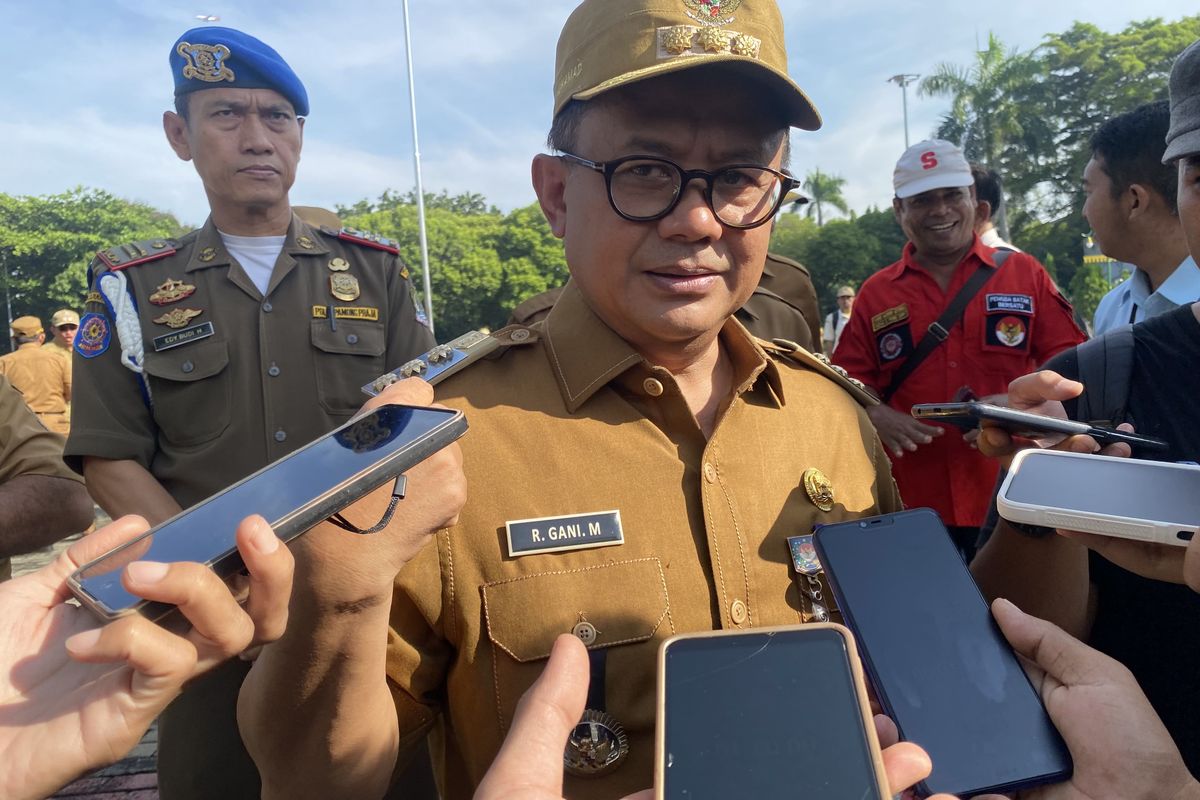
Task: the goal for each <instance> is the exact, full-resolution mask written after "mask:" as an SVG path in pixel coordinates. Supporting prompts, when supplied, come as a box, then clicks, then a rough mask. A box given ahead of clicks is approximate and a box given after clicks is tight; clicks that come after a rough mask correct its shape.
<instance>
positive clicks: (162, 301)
mask: <svg viewBox="0 0 1200 800" xmlns="http://www.w3.org/2000/svg"><path fill="white" fill-rule="evenodd" d="M195 291H196V287H195V286H192V285H191V284H188V283H184V282H183V281H177V280H175V279H174V278H167V280H166V282H164V283H163V284H161V285H159V286H157V287H155V289H154V293H153V294H151V295H150V302H151V303H154V305H156V306H169V305H171V303H178V302H179V301H180V300H183V299H184V298H185V297H191V296H192V294H193V293H194V292H195Z"/></svg>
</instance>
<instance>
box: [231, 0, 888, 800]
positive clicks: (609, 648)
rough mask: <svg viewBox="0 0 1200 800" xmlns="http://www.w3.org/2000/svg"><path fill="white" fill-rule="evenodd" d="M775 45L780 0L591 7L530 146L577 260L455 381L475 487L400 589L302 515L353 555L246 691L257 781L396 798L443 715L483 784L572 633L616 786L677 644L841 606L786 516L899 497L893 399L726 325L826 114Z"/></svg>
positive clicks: (314, 567) (446, 393)
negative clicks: (545, 302) (407, 754)
mask: <svg viewBox="0 0 1200 800" xmlns="http://www.w3.org/2000/svg"><path fill="white" fill-rule="evenodd" d="M735 5H736V8H734V6H735ZM710 12H711V13H710ZM782 42H783V31H782V20H781V17H780V13H779V10H778V8H777V7H776V5H775V4H774V3H773V2H770V0H743V2H741V3H738V4H733V3H716V2H710V3H704V4H702V3H700V2H696V0H665V1H664V0H656V2H648V0H587V1H586V2H584V3H583V4H582V5H581V6H580V7H579V8H578V9H577V10H576V11H575V12H574V14H572V16H571V18H570V20H569V21H568V22H567V25H566V27H565V28H564V30H563V33H562V35H561V38H560V40H559V47H558V75H557V80H556V81H555V86H556V87H557V88H556V92H555V113H556V118H555V122H554V125H553V128H552V132H551V136H550V143H551V146H552V147H553V149H554V150H556V151H557V152H558V153H559V154H558V155H539V156H537V157H536V158H535V159H534V164H533V178H534V186H535V189H536V190H537V193H538V197H539V200H540V202H541V205H542V208H543V210H544V212H545V213H546V215H547V218H548V220H549V222H550V227H551V229H552V230H553V231H554V233H555V234H556V235H558V236H560V237H563V239H564V243H565V247H566V254H567V262H568V265H569V267H570V270H571V275H572V280H571V282H570V283H569V284H568V286H567V288H566V289H565V290H564V292H563V294H562V296H561V297H560V298H559V300H558V302H557V303H556V304H555V305H554V307H553V309H552V310H551V311H550V313H549V315H548V316H547V317H546V319H545V321H544V322H542V323H535V324H534V325H532V326H522V325H515V326H510V327H508V328H505V329H502V330H501V331H498V332H497V334H496V337H497V338H498V339H499V340H500V342H501V344H502V347H501V348H500V350H499V351H498V353H497V354H496V355H495V356H494V357H493V358H491V359H488V360H484V361H481V362H479V363H477V364H475V365H473V366H470V367H468V368H467V369H465V370H463V371H461V372H459V373H458V374H456V375H454V376H453V377H452V378H450V379H449V380H447V381H446V382H445V383H442V384H440V385H439V386H438V399H439V400H440V401H441V402H443V403H445V404H447V405H449V406H452V407H455V408H461V409H463V410H464V411H465V412H466V413H467V416H468V418H469V420H470V424H471V431H470V433H469V434H468V435H467V436H466V437H464V439H463V440H462V450H463V456H464V468H465V471H466V475H467V485H468V499H467V503H466V506H465V507H464V509H463V511H462V513H461V515H460V517H459V519H458V522H457V523H456V524H453V525H452V526H451V527H448V528H446V529H445V530H442V531H440V532H439V533H438V534H437V536H436V537H435V544H434V546H428V547H426V548H425V549H424V550H422V551H421V552H420V553H419V554H417V555H416V556H415V558H414V559H413V560H412V562H410V563H409V564H408V565H407V566H405V567H404V569H403V570H402V571H401V572H400V574H399V576H398V578H397V579H396V580H395V582H394V583H393V582H392V581H391V580H388V579H387V577H383V578H380V577H379V575H378V572H379V571H378V570H377V569H373V565H374V563H375V562H376V561H378V560H379V558H380V557H381V555H380V554H381V552H382V551H385V550H386V548H387V546H388V542H387V539H386V538H383V537H381V538H379V539H376V540H373V541H371V542H358V543H354V546H353V547H351V546H342V547H340V548H338V543H337V542H334V541H331V540H327V539H326V534H327V533H328V532H327V531H325V530H315V531H313V532H312V533H310V534H309V535H308V536H307V537H306V544H305V546H306V547H309V548H313V549H318V548H319V549H321V550H324V549H330V550H335V549H336V550H337V552H339V553H340V554H341V555H342V558H340V559H339V560H338V562H337V563H336V564H335V563H333V562H331V561H316V560H314V561H313V562H311V563H307V564H304V565H302V566H301V567H299V568H298V575H300V577H298V579H297V584H296V593H295V594H294V595H293V606H292V617H291V624H290V626H289V630H288V633H287V634H286V635H285V636H284V637H283V638H282V639H281V640H280V641H279V642H277V643H275V644H273V645H271V646H270V647H268V648H266V649H265V650H264V651H263V653H262V655H261V656H260V657H259V659H258V660H257V662H256V663H255V666H254V668H253V670H252V671H251V675H250V678H249V679H248V681H247V684H246V689H245V690H244V691H243V693H242V696H241V698H240V702H239V711H240V721H241V725H242V734H243V738H244V739H245V740H246V743H247V747H248V749H249V750H250V751H251V753H252V754H253V755H254V756H255V760H256V763H257V764H258V766H259V769H260V772H261V774H262V776H263V784H264V796H265V797H292V796H300V795H301V794H304V795H306V796H322V797H334V796H341V797H377V796H379V795H380V794H382V792H383V791H384V788H385V787H386V786H387V785H388V782H389V780H390V778H391V775H392V772H393V769H394V767H395V764H396V760H397V754H398V753H400V754H401V755H400V758H403V755H402V754H403V752H404V750H405V749H406V748H407V747H408V746H409V745H411V744H412V743H413V742H415V741H417V740H419V739H420V738H421V737H423V736H425V734H426V732H428V731H431V730H432V731H433V734H434V735H433V737H432V743H433V750H434V752H435V761H436V762H438V768H439V773H440V774H439V777H440V782H441V788H442V792H443V797H445V798H448V799H449V800H458V798H466V797H469V796H470V795H471V793H472V791H473V790H474V788H475V787H476V786H477V784H478V783H479V781H480V779H481V778H482V776H483V774H484V771H485V770H486V769H487V766H488V764H490V763H491V761H492V759H493V758H494V757H495V755H496V752H497V750H498V748H499V746H500V743H501V741H502V739H503V737H504V733H505V731H506V730H507V728H508V726H509V725H510V724H511V722H512V719H513V713H514V709H515V706H516V703H517V700H518V698H519V697H520V696H521V693H522V692H523V691H524V690H525V689H526V688H528V687H529V686H530V684H531V683H532V682H533V680H534V679H535V678H536V677H537V675H538V674H539V673H540V671H541V670H542V668H543V666H544V664H545V659H546V657H547V656H548V654H549V652H550V650H551V646H552V643H553V642H554V639H555V637H556V636H557V635H559V634H561V633H574V634H575V635H576V636H578V637H579V638H580V639H581V640H582V641H584V642H585V643H587V645H588V646H589V649H590V653H591V656H592V658H591V668H592V675H593V685H594V686H595V687H596V691H595V692H593V693H592V694H593V696H592V697H591V698H590V699H589V703H588V709H589V710H588V712H587V719H588V721H589V724H587V725H583V726H581V728H580V729H579V730H577V731H576V735H575V737H574V738H573V742H572V743H571V744H569V745H568V748H567V751H566V753H565V754H564V766H565V768H566V769H567V771H568V772H569V773H570V775H569V777H568V782H567V785H566V787H565V788H566V796H568V797H573V798H575V797H579V798H615V797H620V796H622V795H624V794H626V793H628V792H630V791H634V790H638V789H644V788H646V787H648V786H650V784H651V781H652V766H653V735H654V695H655V689H654V685H655V684H654V681H655V653H656V650H657V648H658V646H659V644H660V643H661V642H662V641H663V639H665V638H666V637H668V636H670V635H672V634H675V633H681V632H685V631H695V630H709V629H713V628H726V629H740V628H748V627H752V626H761V625H779V624H786V623H800V622H806V621H810V620H813V619H821V618H825V617H826V616H827V615H828V613H829V611H830V610H831V609H830V608H829V604H830V602H831V601H830V599H829V594H828V591H827V587H826V586H825V584H824V583H823V581H822V580H821V578H820V576H819V574H814V573H813V572H812V565H811V564H810V563H804V564H802V566H801V568H802V570H803V572H804V574H799V575H798V574H797V570H796V569H794V568H793V562H792V559H791V557H790V545H791V543H789V541H788V539H789V537H803V536H808V535H810V534H811V533H812V530H813V527H814V525H815V524H817V523H823V522H835V521H838V520H844V519H852V518H855V517H859V516H862V515H868V514H876V513H882V512H890V511H896V510H899V508H900V506H901V504H900V498H899V496H898V494H897V492H896V488H895V484H894V483H893V481H892V479H891V476H890V473H889V468H888V460H887V456H886V454H885V453H884V451H883V448H882V446H881V445H880V443H879V441H878V439H877V438H876V436H875V433H874V429H873V428H872V426H871V423H870V421H869V419H868V417H867V416H866V414H865V412H864V410H863V405H864V404H869V403H871V402H873V401H872V400H871V398H870V397H869V396H868V395H867V394H866V393H865V392H863V391H862V390H861V389H860V388H858V387H857V386H856V385H855V384H853V383H852V382H851V381H849V380H848V379H846V378H845V377H844V375H842V374H839V373H837V372H836V371H834V370H833V369H831V368H829V367H828V366H827V365H826V364H825V363H824V362H823V361H821V360H819V359H818V358H817V357H815V356H812V355H811V354H810V353H808V352H807V351H805V350H801V349H797V350H793V349H791V348H790V347H779V346H771V347H764V346H763V345H762V344H761V343H759V342H757V341H756V340H754V339H753V338H752V337H751V336H749V335H748V334H747V332H746V330H745V328H744V327H743V326H742V325H741V324H740V323H738V322H737V321H736V320H735V319H731V317H732V315H733V313H734V311H735V310H736V309H737V308H739V307H740V306H741V305H742V304H743V303H744V302H745V301H746V299H747V298H748V297H749V296H750V294H751V292H752V291H753V290H754V287H755V286H756V285H757V284H758V281H759V276H760V273H761V271H762V268H763V263H764V261H765V259H766V255H767V244H768V240H769V237H770V228H769V226H767V225H766V224H765V223H768V222H769V221H770V219H771V217H772V215H773V214H774V212H775V211H777V210H778V207H779V205H780V204H781V203H782V199H783V196H784V195H785V194H786V192H787V190H788V189H789V188H791V186H792V185H793V184H794V181H793V180H792V179H791V178H790V177H789V176H787V175H786V174H785V173H783V172H782V171H781V170H782V167H783V164H782V160H783V150H784V148H783V144H784V140H785V137H786V136H787V133H788V128H789V126H796V127H802V128H806V129H815V128H816V127H818V125H819V124H820V119H819V117H818V116H817V113H816V111H815V109H814V108H813V106H812V104H811V103H810V102H809V100H808V98H807V97H805V95H804V94H803V93H802V92H801V90H800V89H799V88H798V87H797V86H796V85H795V84H794V83H793V82H792V81H791V80H790V79H789V78H788V77H787V75H786V71H785V70H786V65H787V58H786V54H785V53H784V49H783V46H782ZM735 164H736V165H739V166H738V167H735V168H732V169H731V168H730V167H731V165H735ZM746 165H754V166H746ZM681 170H688V172H686V173H682V172H681ZM417 499H418V498H417V497H416V496H415V495H411V496H410V497H409V498H407V499H406V500H405V501H404V502H406V503H407V502H410V501H416V500H417ZM354 511H355V510H354V509H351V510H350V512H349V513H350V514H351V516H352V519H353V520H354V522H355V524H356V525H360V526H365V525H369V524H371V523H372V522H374V520H369V521H368V520H367V519H365V518H361V519H360V518H358V517H354V516H353V515H354ZM359 516H360V517H365V516H366V515H365V514H361V515H359ZM799 544H801V543H800V542H797V543H796V545H797V549H799V547H798V546H799ZM301 573H303V574H302V575H301ZM389 627H390V630H389ZM398 788H399V789H403V787H398Z"/></svg>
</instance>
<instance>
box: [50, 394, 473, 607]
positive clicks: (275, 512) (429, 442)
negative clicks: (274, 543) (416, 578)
mask: <svg viewBox="0 0 1200 800" xmlns="http://www.w3.org/2000/svg"><path fill="white" fill-rule="evenodd" d="M466 430H467V420H466V417H465V416H463V414H462V412H461V411H453V410H451V409H444V408H424V407H414V406H401V405H386V406H380V407H379V408H376V409H374V410H372V411H370V412H367V413H366V414H363V415H361V416H359V417H356V418H355V419H353V420H351V421H350V422H348V423H346V424H345V425H342V426H341V427H339V428H337V429H336V430H334V431H331V432H330V433H328V434H326V435H325V436H322V437H321V438H320V439H317V440H316V441H314V442H311V443H309V444H307V445H305V446H304V447H302V448H300V449H299V450H296V451H295V452H293V453H291V454H289V455H287V456H284V457H283V458H281V459H279V460H278V461H276V462H274V463H272V464H268V465H267V466H265V467H263V468H262V469H260V470H259V471H258V472H255V473H254V474H252V475H249V476H247V477H246V478H243V479H242V480H240V481H238V482H237V483H235V484H233V485H232V486H230V487H229V488H227V489H224V490H223V491H221V492H218V493H217V494H215V495H213V496H212V497H210V498H208V499H207V500H203V501H201V502H200V503H197V504H196V505H194V506H192V507H191V508H189V509H186V510H184V511H181V512H180V513H179V514H176V515H175V516H174V517H172V518H171V519H169V520H167V521H166V522H164V523H162V524H161V525H158V526H156V527H154V528H151V529H150V530H148V531H146V532H145V533H144V534H142V535H141V536H139V537H138V538H136V539H134V540H132V541H130V542H127V543H125V544H124V545H122V546H120V547H118V548H116V549H114V550H112V551H111V552H109V553H106V554H105V555H103V556H101V557H100V558H98V559H96V560H94V561H91V562H89V563H87V564H85V565H83V566H82V567H80V568H79V569H78V570H76V571H75V572H74V573H73V574H72V575H71V576H70V578H69V579H68V581H67V582H68V585H69V586H70V587H71V590H72V591H73V592H74V593H75V596H76V597H77V598H78V599H79V602H80V603H81V604H82V605H84V606H85V607H87V608H90V609H91V610H92V611H94V612H95V613H96V614H98V615H99V616H100V617H101V618H103V619H105V620H111V619H115V618H117V617H120V616H124V615H126V614H131V613H135V612H136V613H140V614H142V615H144V616H146V617H149V618H150V619H154V620H158V619H161V618H162V617H163V616H165V615H166V614H168V613H170V612H171V611H172V610H173V608H174V607H173V606H170V605H166V604H163V603H152V602H149V601H147V600H144V599H142V598H140V597H137V596H135V595H132V594H130V593H129V592H127V591H126V590H125V587H123V586H122V585H121V570H123V569H124V568H125V565H126V564H129V563H130V562H133V561H139V560H146V561H161V562H172V563H173V562H181V561H195V562H198V563H201V564H206V565H208V566H209V567H211V568H212V570H213V571H214V572H216V573H217V574H218V575H219V576H220V577H221V578H228V577H230V576H231V575H234V574H235V573H237V572H240V571H241V570H242V569H243V567H244V564H243V563H242V558H241V555H240V554H239V553H238V550H237V542H236V539H235V533H236V530H237V526H238V523H239V522H241V521H242V519H244V518H245V517H247V516H249V515H250V514H261V515H262V516H263V517H265V518H266V520H267V522H269V523H270V524H271V527H272V528H273V529H274V530H275V534H276V535H277V536H279V538H280V539H282V540H283V541H285V542H288V541H291V540H292V539H294V538H295V537H297V536H299V535H300V534H302V533H304V532H305V531H307V530H309V529H310V528H312V527H313V526H314V525H316V524H317V523H318V522H320V521H321V520H323V519H325V518H326V517H328V516H329V515H331V514H335V513H337V512H338V511H340V510H341V509H343V508H345V507H346V506H348V505H350V504H351V503H352V502H354V501H355V500H357V499H358V498H360V497H362V496H363V495H365V494H367V493H368V492H370V491H372V490H373V489H375V488H376V487H378V486H380V485H381V484H383V483H384V482H385V481H387V480H388V479H389V478H394V477H396V476H397V475H400V474H402V473H403V472H404V471H405V470H407V469H410V468H412V467H413V466H415V465H417V464H419V463H420V462H421V461H423V460H425V459H426V458H428V457H429V456H430V455H432V454H433V453H435V452H437V451H438V450H440V449H442V448H443V447H445V446H446V445H448V444H450V443H451V442H453V441H454V440H455V439H457V438H458V437H460V436H462V435H463V433H465V432H466Z"/></svg>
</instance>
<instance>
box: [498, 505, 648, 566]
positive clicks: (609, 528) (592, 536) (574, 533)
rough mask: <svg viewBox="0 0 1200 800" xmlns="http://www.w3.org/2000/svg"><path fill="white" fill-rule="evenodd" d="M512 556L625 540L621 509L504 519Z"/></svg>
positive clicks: (568, 549) (561, 550)
mask: <svg viewBox="0 0 1200 800" xmlns="http://www.w3.org/2000/svg"><path fill="white" fill-rule="evenodd" d="M504 528H505V531H506V532H507V534H508V555H509V558H516V557H517V556H531V555H535V554H537V553H565V552H568V551H570V550H588V549H591V548H593V547H612V546H613V545H618V544H624V543H625V533H624V531H623V530H622V529H621V512H620V511H596V512H593V513H591V514H568V515H566V516H562V517H539V518H537V519H518V520H512V521H509V522H506V523H504Z"/></svg>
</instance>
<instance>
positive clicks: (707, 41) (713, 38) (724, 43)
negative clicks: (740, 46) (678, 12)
mask: <svg viewBox="0 0 1200 800" xmlns="http://www.w3.org/2000/svg"><path fill="white" fill-rule="evenodd" d="M729 35H730V34H729V32H728V31H723V30H721V29H720V28H704V29H702V30H701V31H700V33H698V34H696V41H697V42H699V44H700V46H701V47H703V48H704V52H706V53H724V52H725V51H726V50H728V49H729Z"/></svg>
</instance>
